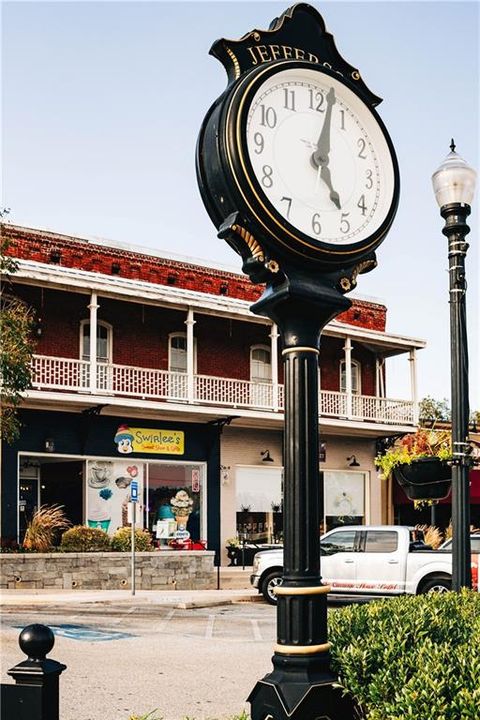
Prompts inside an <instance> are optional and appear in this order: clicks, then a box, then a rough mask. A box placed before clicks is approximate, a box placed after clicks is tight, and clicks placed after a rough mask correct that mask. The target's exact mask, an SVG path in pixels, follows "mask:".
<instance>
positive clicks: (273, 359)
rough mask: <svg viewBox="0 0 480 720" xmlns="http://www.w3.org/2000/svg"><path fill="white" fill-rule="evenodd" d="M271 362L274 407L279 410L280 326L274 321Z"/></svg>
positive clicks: (276, 410)
mask: <svg viewBox="0 0 480 720" xmlns="http://www.w3.org/2000/svg"><path fill="white" fill-rule="evenodd" d="M270 362H271V365H272V396H273V403H272V407H273V410H274V411H275V412H278V406H279V403H278V327H277V325H276V323H272V331H271V333H270Z"/></svg>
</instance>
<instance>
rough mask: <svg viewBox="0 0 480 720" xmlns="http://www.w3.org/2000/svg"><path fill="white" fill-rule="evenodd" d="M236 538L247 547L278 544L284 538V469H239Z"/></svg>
mask: <svg viewBox="0 0 480 720" xmlns="http://www.w3.org/2000/svg"><path fill="white" fill-rule="evenodd" d="M235 485H236V510H237V513H236V516H237V534H238V537H239V538H240V539H241V540H243V539H244V540H245V541H246V542H248V543H254V544H261V543H268V544H270V543H278V542H281V540H282V536H283V512H282V468H280V467H275V468H263V467H262V468H260V467H259V468H256V467H237V468H236V472H235Z"/></svg>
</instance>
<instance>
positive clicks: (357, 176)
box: [197, 4, 399, 291]
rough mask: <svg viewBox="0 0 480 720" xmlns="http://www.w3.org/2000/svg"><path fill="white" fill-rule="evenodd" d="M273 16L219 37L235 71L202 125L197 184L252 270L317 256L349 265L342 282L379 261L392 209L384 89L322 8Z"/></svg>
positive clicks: (392, 161) (392, 167)
mask: <svg viewBox="0 0 480 720" xmlns="http://www.w3.org/2000/svg"><path fill="white" fill-rule="evenodd" d="M273 25H274V27H273V28H271V29H270V30H269V31H266V32H263V33H262V32H261V31H257V30H255V31H253V32H252V33H249V34H248V35H246V36H244V37H243V38H242V39H241V40H239V41H237V42H233V41H228V40H219V41H217V42H216V43H215V44H214V46H213V48H212V51H211V52H212V53H213V54H214V55H216V56H217V57H219V58H220V59H221V60H222V61H223V62H224V63H225V65H226V67H227V71H228V70H229V71H230V72H229V79H230V82H229V85H228V87H227V89H226V91H225V92H224V93H223V95H222V96H221V97H220V98H218V100H217V101H216V102H215V103H214V104H213V106H212V108H211V109H210V110H209V112H208V113H207V116H206V118H205V121H204V124H203V126H202V129H201V132H200V136H199V141H198V147H197V175H198V180H199V186H200V191H201V194H202V198H203V201H204V203H205V206H206V208H207V210H208V212H209V214H210V217H211V219H212V221H213V222H214V224H215V225H216V227H217V229H218V230H219V234H220V235H221V236H222V237H225V238H226V239H227V241H228V242H229V243H230V244H231V245H232V246H233V247H234V248H235V250H237V252H239V253H240V254H241V255H242V257H243V259H244V261H248V262H247V266H246V269H247V271H249V272H250V274H251V275H253V278H252V279H254V280H255V279H257V280H259V281H265V280H268V277H267V274H268V273H271V272H272V271H273V272H275V271H277V269H278V267H282V266H283V264H284V263H285V262H287V264H289V263H293V265H297V266H299V267H302V266H305V265H307V264H309V265H311V264H312V263H314V264H315V265H317V267H318V268H319V269H321V268H322V267H323V268H325V269H327V270H328V269H335V268H346V269H347V268H349V269H350V274H349V273H348V272H345V273H344V275H345V277H342V278H340V288H341V289H342V290H343V291H347V290H349V289H351V287H352V286H353V285H354V284H355V278H356V274H358V272H362V271H365V270H368V269H371V268H372V267H374V265H375V258H374V254H373V251H374V250H375V249H376V248H377V247H378V246H379V245H380V243H381V242H382V240H383V239H384V237H385V235H386V233H387V231H388V229H389V228H390V226H391V223H392V221H393V218H394V216H395V212H396V209H397V205H398V196H399V174H398V165H397V160H396V156H395V151H394V148H393V144H392V142H391V140H390V137H389V135H388V133H387V130H386V128H385V126H384V124H383V122H382V120H381V119H380V117H379V115H378V113H377V112H376V110H375V106H376V105H378V103H379V102H380V98H378V97H377V96H375V95H373V94H372V93H371V92H370V91H369V90H368V88H367V87H366V85H365V84H364V83H363V81H362V80H361V77H360V73H359V72H358V70H356V69H355V68H353V67H352V66H350V65H348V63H346V62H345V60H343V59H342V58H341V56H340V55H339V53H338V51H337V50H336V48H335V44H334V42H333V38H332V36H331V35H329V34H328V33H326V31H325V26H324V23H323V20H322V18H321V17H320V15H319V14H318V13H317V11H316V10H314V9H313V8H311V7H310V6H308V5H304V4H301V5H297V6H294V8H292V9H290V10H289V11H287V12H286V13H285V14H284V15H282V17H281V18H279V19H278V20H276V21H274V24H273ZM232 69H233V72H232ZM362 260H363V263H362ZM261 265H263V267H264V268H265V269H266V271H267V274H266V273H265V272H262V271H261V269H260V266H261Z"/></svg>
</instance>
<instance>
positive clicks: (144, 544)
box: [112, 527, 153, 552]
mask: <svg viewBox="0 0 480 720" xmlns="http://www.w3.org/2000/svg"><path fill="white" fill-rule="evenodd" d="M131 547H132V530H131V528H129V527H123V528H119V529H118V530H117V531H116V533H115V535H114V536H113V538H112V550H116V551H117V552H127V551H128V550H130V549H131ZM135 550H136V551H137V552H145V551H148V550H153V543H152V538H151V536H150V533H149V532H148V531H147V530H135Z"/></svg>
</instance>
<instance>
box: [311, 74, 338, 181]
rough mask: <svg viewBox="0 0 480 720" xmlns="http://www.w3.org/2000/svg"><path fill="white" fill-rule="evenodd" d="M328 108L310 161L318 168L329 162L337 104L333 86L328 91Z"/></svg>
mask: <svg viewBox="0 0 480 720" xmlns="http://www.w3.org/2000/svg"><path fill="white" fill-rule="evenodd" d="M326 100H327V109H326V110H325V119H324V121H323V127H322V131H321V133H320V137H319V138H318V143H317V149H316V150H315V151H314V153H313V154H312V156H311V157H310V162H311V164H312V165H313V167H314V168H315V169H316V168H318V167H319V165H321V164H323V163H325V164H328V156H329V153H330V125H331V122H332V107H333V106H334V105H335V90H334V89H333V87H331V88H330V90H329V91H328V93H327V97H326Z"/></svg>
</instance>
